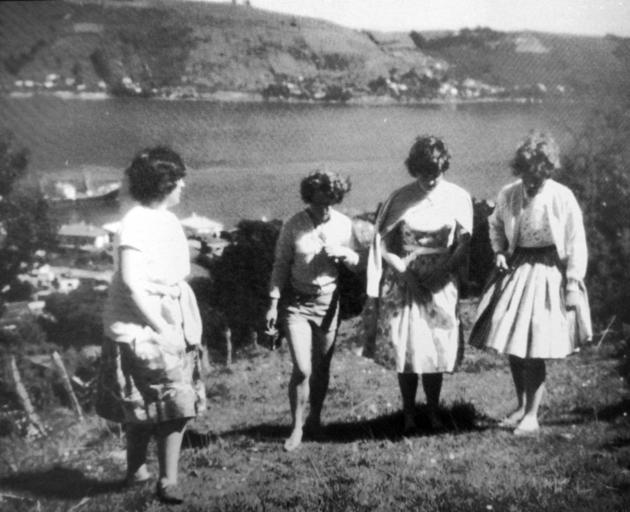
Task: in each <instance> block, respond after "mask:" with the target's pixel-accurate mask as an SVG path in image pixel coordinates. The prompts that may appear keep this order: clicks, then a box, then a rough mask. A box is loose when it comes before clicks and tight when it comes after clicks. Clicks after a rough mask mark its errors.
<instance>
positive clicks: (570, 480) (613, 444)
mask: <svg viewBox="0 0 630 512" xmlns="http://www.w3.org/2000/svg"><path fill="white" fill-rule="evenodd" d="M344 327H345V328H344V329H342V332H341V335H340V348H339V350H338V352H337V354H336V355H335V359H334V360H333V378H332V379H331V386H330V394H329V397H328V399H327V403H326V408H325V411H324V412H325V417H324V420H325V422H326V427H325V430H324V435H323V438H322V439H318V440H317V441H315V440H306V441H305V442H304V443H303V446H302V447H301V448H300V449H298V450H297V451H296V452H294V453H290V454H288V453H285V452H284V451H283V450H282V441H283V439H284V437H285V436H286V435H287V434H288V431H289V421H290V418H289V409H288V399H287V396H286V395H287V380H288V376H289V372H290V367H291V364H290V357H289V354H288V351H287V350H286V349H285V348H281V349H280V350H277V351H275V352H267V351H264V350H262V351H260V352H252V353H249V354H247V357H243V358H240V359H238V360H237V362H236V363H234V365H233V366H232V368H231V369H229V370H227V369H225V368H223V367H221V366H219V365H217V366H215V367H214V368H213V370H212V371H211V373H210V374H209V375H208V381H207V384H208V393H209V396H210V404H209V405H210V407H209V410H208V412H207V413H206V414H205V415H204V416H203V417H200V418H198V419H196V420H195V421H194V422H193V423H192V424H191V426H190V429H189V431H188V434H187V436H186V440H185V448H184V450H183V453H182V458H181V477H182V485H183V487H184V489H185V491H186V493H187V497H188V501H187V503H186V504H185V505H183V506H181V507H178V508H177V509H178V510H187V511H206V510H208V511H246V510H252V511H263V510H265V511H269V510H304V511H307V510H308V511H311V510H318V511H319V510H331V511H341V510H353V511H354V510H365V511H368V510H370V511H371V510H382V511H390V510H421V511H460V510H461V511H470V510H480V511H484V510H488V511H491V510H493V511H530V510H531V511H534V510H541V511H542V510H545V511H549V510H552V511H556V510H558V511H564V510H566V511H594V510H606V511H608V512H612V511H621V510H627V509H628V506H630V428H629V427H630V418H629V417H628V413H629V412H630V399H629V394H628V390H627V388H626V386H625V383H624V382H623V381H622V380H621V378H620V377H619V373H618V371H617V365H618V360H617V359H615V358H614V357H612V356H613V355H614V354H613V353H611V350H610V349H608V348H607V347H608V345H607V344H605V345H604V346H602V347H600V349H599V350H595V349H594V348H591V349H587V350H584V351H583V352H582V353H581V354H580V355H577V356H575V357H571V358H569V359H568V360H565V361H562V362H555V363H552V364H550V365H548V382H549V391H548V394H547V396H546V398H545V403H544V405H543V411H542V413H543V414H542V424H543V429H542V433H541V434H540V435H539V436H538V437H534V438H517V437H515V436H513V435H512V434H511V433H510V432H509V431H505V430H501V429H499V428H497V427H496V421H495V420H496V419H498V418H501V417H502V416H503V415H504V414H505V413H506V412H507V411H508V410H509V408H510V407H511V406H512V402H513V396H512V393H513V391H512V388H511V379H510V375H509V371H508V368H507V364H506V362H505V361H504V360H503V359H502V358H500V357H497V356H494V355H491V354H487V353H481V352H479V351H476V350H474V349H469V350H468V353H467V354H466V357H465V361H464V364H463V365H462V367H461V369H460V371H458V372H457V373H455V374H453V375H450V376H447V377H446V378H445V383H444V390H443V401H442V405H443V408H442V418H443V420H444V422H445V424H446V425H447V429H446V430H445V431H444V432H441V433H437V434H433V433H431V432H429V431H428V430H427V429H426V425H425V424H424V423H423V421H422V413H423V406H422V405H421V404H420V405H419V406H418V419H419V423H420V430H419V432H418V433H417V435H414V436H411V437H402V436H401V432H400V424H401V418H400V414H399V401H400V399H399V392H398V388H397V383H396V376H395V374H394V373H393V372H391V371H388V370H385V369H383V368H381V367H379V366H377V365H375V364H374V363H373V362H372V361H370V360H367V359H364V358H361V357H359V356H357V355H355V353H354V352H353V350H352V339H351V338H352V336H351V333H352V332H353V330H354V327H353V326H352V325H351V324H347V325H346V326H344ZM422 399H423V398H422V396H421V394H420V395H419V401H420V402H421V401H422ZM48 421H49V424H50V426H51V428H52V434H51V435H50V436H49V437H48V439H46V440H39V441H28V442H27V441H25V440H24V439H21V438H18V437H11V438H9V437H4V438H0V450H1V451H0V453H1V456H0V494H1V495H2V501H0V509H2V510H15V511H18V512H21V511H35V510H41V511H69V510H73V511H78V510H83V511H107V512H114V511H123V510H124V511H128V510H130V511H135V510H137V511H140V510H142V511H158V510H166V509H167V507H165V506H163V505H161V504H159V503H158V502H157V501H155V500H154V498H153V492H154V489H153V486H151V485H147V486H145V487H139V488H135V489H123V488H121V487H120V486H119V485H118V482H119V480H120V478H121V477H122V475H123V473H124V451H123V447H124V444H123V437H122V436H121V435H120V432H119V430H118V429H117V428H111V429H108V428H107V426H106V425H105V423H104V422H102V421H101V420H99V419H98V418H94V417H91V418H89V419H88V421H87V422H86V424H85V425H77V424H76V423H75V422H74V419H73V418H72V416H71V414H70V413H69V412H63V411H57V413H56V415H54V416H52V417H50V418H49V419H48ZM151 465H152V466H153V468H154V469H156V466H157V463H156V461H155V458H153V459H152V460H151Z"/></svg>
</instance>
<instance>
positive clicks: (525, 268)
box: [469, 246, 591, 359]
mask: <svg viewBox="0 0 630 512" xmlns="http://www.w3.org/2000/svg"><path fill="white" fill-rule="evenodd" d="M509 263H510V270H509V271H507V272H505V273H501V274H499V273H497V274H496V275H495V276H493V277H492V278H491V279H490V282H489V283H488V286H487V287H486V289H485V291H484V293H483V295H482V298H481V300H480V302H479V306H478V308H477V313H476V318H475V323H474V325H473V328H472V331H471V334H470V339H469V342H470V344H471V345H472V346H474V347H477V348H488V349H492V350H495V351H497V352H499V353H502V354H508V355H511V356H516V357H520V358H540V359H560V358H564V357H566V356H567V355H569V354H571V353H573V352H575V351H576V350H577V349H578V347H579V345H580V343H581V342H583V341H586V339H588V338H589V337H590V335H591V333H590V331H591V327H590V314H586V315H585V314H584V312H585V311H586V312H588V297H587V296H586V290H585V289H584V288H581V289H580V291H579V293H580V304H581V306H580V307H579V308H578V309H579V310H580V311H579V313H576V311H575V310H567V308H566V301H565V278H564V275H563V272H562V268H561V263H560V259H559V257H558V253H557V251H556V248H555V246H547V247H536V248H524V247H518V248H517V249H516V251H515V252H514V254H513V256H512V258H511V259H510V262H509Z"/></svg>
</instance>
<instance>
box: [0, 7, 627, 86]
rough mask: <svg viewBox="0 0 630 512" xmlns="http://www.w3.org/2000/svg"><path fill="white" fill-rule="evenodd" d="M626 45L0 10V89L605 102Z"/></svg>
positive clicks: (185, 16)
mask: <svg viewBox="0 0 630 512" xmlns="http://www.w3.org/2000/svg"><path fill="white" fill-rule="evenodd" d="M414 35H415V36H416V37H412V36H414ZM418 36H420V37H418ZM626 43H627V42H626V40H622V39H619V38H611V37H607V38H597V37H578V36H558V35H551V34H538V33H518V34H517V33H499V32H494V31H492V30H489V29H482V30H481V31H479V30H467V29H466V30H462V31H460V32H458V33H449V32H432V33H424V34H418V33H411V34H401V33H391V34H384V33H377V32H367V31H357V30H351V29H347V28H344V27H341V26H338V25H335V24H332V23H328V22H325V21H321V20H316V19H311V18H303V17H296V16H289V15H282V14H277V13H272V12H268V11H263V10H260V9H256V8H253V7H246V6H243V5H238V6H235V5H231V4H230V3H227V2H226V3H224V4H207V3H200V2H186V1H179V2H172V1H171V2H166V1H164V2H158V1H151V2H148V1H141V0H140V1H139V0H127V1H123V0H102V1H99V2H88V1H83V2H78V1H70V0H65V1H58V2H2V3H0V64H1V65H0V87H2V88H3V89H4V90H5V91H7V90H12V89H14V88H15V87H16V85H15V84H16V81H22V82H24V81H28V82H29V87H34V88H35V89H37V88H38V87H39V88H40V89H45V88H53V89H55V88H64V87H66V88H70V89H74V88H77V87H79V86H80V88H81V89H80V90H99V87H100V88H101V89H103V88H105V87H107V88H108V89H109V90H110V91H113V92H117V90H118V92H121V91H122V92H124V91H125V90H128V91H136V92H140V91H141V92H146V93H149V94H151V93H155V92H156V91H157V90H159V91H160V92H161V93H164V91H167V92H168V89H169V88H180V89H182V88H187V87H188V88H189V89H190V91H192V92H193V93H197V92H213V91H217V90H231V91H243V92H254V91H257V92H260V91H262V90H263V89H265V88H266V87H267V86H269V84H274V83H275V84H278V83H289V82H291V83H294V84H298V87H299V88H302V89H304V88H305V85H304V84H309V85H308V87H310V89H311V90H314V89H316V88H317V87H316V85H317V83H320V84H324V85H326V86H331V85H336V86H338V87H344V88H347V89H349V90H351V91H352V93H353V94H362V93H375V94H388V93H392V92H393V93H394V95H402V96H405V95H407V96H412V97H415V98H418V97H430V96H435V95H437V94H438V92H439V91H440V86H441V85H442V84H444V83H445V82H449V84H451V85H453V86H455V87H459V86H460V84H461V83H462V82H463V81H464V80H465V79H467V78H473V79H477V80H480V81H482V82H484V83H485V84H490V85H494V86H501V87H503V88H510V89H516V90H518V89H519V88H524V87H530V86H531V85H532V84H537V83H542V84H545V86H546V87H547V88H557V86H561V88H563V89H567V90H571V91H574V92H579V93H598V92H604V93H606V94H608V93H609V92H611V91H612V92H615V91H618V90H622V89H624V88H627V85H628V83H630V78H629V77H630V73H629V70H628V68H629V66H628V59H625V60H624V59H623V58H622V59H620V58H618V56H616V55H615V51H617V53H618V54H619V52H618V50H619V48H620V47H626V46H628V45H627V44H626ZM51 75H53V76H52V80H49V83H48V85H46V84H45V82H46V77H47V76H48V77H49V78H51ZM386 78H390V79H391V80H392V81H394V82H398V83H402V84H404V87H402V88H400V87H397V86H393V87H392V84H391V82H389V83H388V82H386V81H385V79H386ZM379 80H380V81H379ZM314 83H315V85H313V84H314ZM300 84H301V85H300ZM408 91H411V93H409V92H408ZM290 92H291V91H290ZM288 94H289V93H287V95H288ZM507 94H508V95H509V94H510V91H508V93H507Z"/></svg>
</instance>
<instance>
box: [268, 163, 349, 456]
mask: <svg viewBox="0 0 630 512" xmlns="http://www.w3.org/2000/svg"><path fill="white" fill-rule="evenodd" d="M349 190H350V182H349V181H348V180H347V179H343V178H341V177H340V176H338V175H337V174H334V173H331V172H323V171H315V172H313V173H311V174H310V175H309V176H307V177H306V178H304V179H303V180H302V182H301V185H300V193H301V196H302V200H303V201H304V202H305V203H306V205H307V206H306V208H305V209H304V210H302V211H300V212H299V213H297V214H296V215H294V216H293V217H291V218H290V219H289V220H288V221H287V222H285V223H284V225H283V226H282V230H281V231H280V235H279V238H278V241H277V244H276V255H275V261H274V265H273V272H272V276H271V281H270V286H269V296H270V301H271V302H270V306H269V310H268V312H267V315H266V322H267V327H268V328H269V329H272V328H275V326H276V323H277V322H278V303H279V301H280V298H282V304H283V307H282V315H281V318H282V327H283V330H284V334H285V336H286V338H287V341H288V344H289V349H290V351H291V357H292V360H293V371H292V373H291V380H290V381H289V401H290V405H291V416H292V431H291V435H290V436H289V438H288V439H287V440H286V441H285V443H284V448H285V450H287V451H292V450H295V449H296V448H297V447H298V446H299V445H300V443H301V442H302V431H303V428H304V427H306V428H307V429H309V430H311V431H312V432H313V433H315V432H317V431H318V430H319V429H320V427H321V412H322V406H323V404H324V399H325V397H326V392H327V391H328V381H329V375H330V361H331V359H332V355H333V350H334V345H335V338H336V336H337V327H338V324H339V321H338V318H339V296H338V291H337V278H338V265H339V263H342V264H344V265H346V266H348V267H349V268H354V267H356V265H357V264H358V262H359V255H358V254H357V252H355V250H354V239H353V234H352V221H351V220H350V219H349V218H348V217H347V216H345V215H343V214H342V213H340V212H338V211H337V210H335V209H333V208H331V206H332V205H336V204H339V203H341V201H342V200H343V198H344V195H345V194H346V193H347V192H348V191H349ZM307 402H310V411H309V416H308V419H307V418H305V412H306V404H307Z"/></svg>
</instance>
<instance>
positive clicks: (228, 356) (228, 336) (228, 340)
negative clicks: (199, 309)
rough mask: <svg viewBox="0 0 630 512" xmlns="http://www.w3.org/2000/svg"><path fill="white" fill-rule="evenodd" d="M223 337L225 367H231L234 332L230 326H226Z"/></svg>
mask: <svg viewBox="0 0 630 512" xmlns="http://www.w3.org/2000/svg"><path fill="white" fill-rule="evenodd" d="M223 335H224V336H225V366H228V367H229V366H231V365H232V330H231V329H230V328H229V326H227V325H226V326H225V328H224V329H223Z"/></svg>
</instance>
